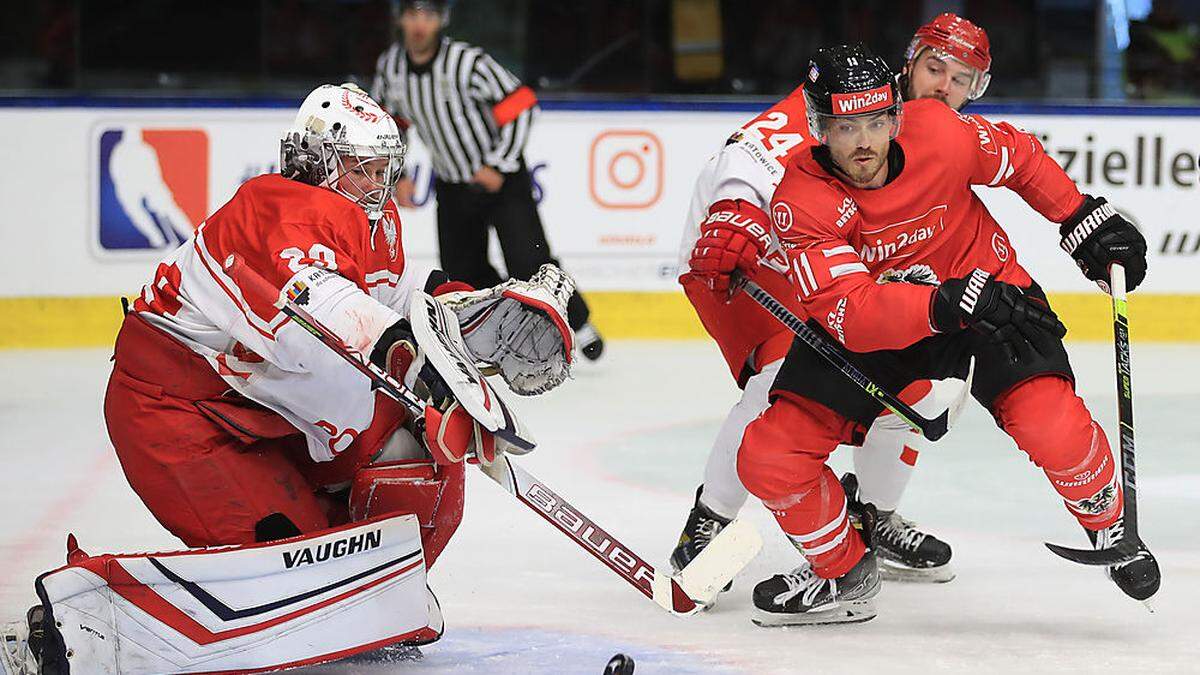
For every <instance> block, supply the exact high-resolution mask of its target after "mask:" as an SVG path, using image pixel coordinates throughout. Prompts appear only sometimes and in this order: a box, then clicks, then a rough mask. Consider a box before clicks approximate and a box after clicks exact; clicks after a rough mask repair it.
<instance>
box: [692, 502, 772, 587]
mask: <svg viewBox="0 0 1200 675" xmlns="http://www.w3.org/2000/svg"><path fill="white" fill-rule="evenodd" d="M762 543H763V542H762V537H761V536H760V535H759V533H758V530H757V529H756V528H755V527H754V525H751V524H750V523H749V522H748V521H746V520H744V519H741V518H737V519H734V521H733V522H732V523H730V524H728V525H726V526H725V527H724V528H722V529H721V532H720V534H718V535H717V536H715V537H713V539H712V541H711V542H709V544H708V546H705V547H704V550H702V551H700V554H699V555H697V556H696V557H695V558H694V559H693V560H692V561H691V562H689V563H688V564H687V566H685V567H684V568H683V569H682V570H680V571H679V573H678V574H676V575H675V578H676V579H677V580H678V581H679V584H680V586H682V587H683V590H684V591H686V592H687V594H688V597H690V598H692V599H693V600H695V601H696V602H697V603H699V604H701V605H705V606H707V605H711V604H713V601H715V600H716V598H717V595H718V594H719V593H720V592H721V589H723V588H725V585H726V584H728V583H729V582H730V581H732V580H733V578H734V577H735V576H737V575H738V573H739V572H741V571H742V569H743V568H745V567H746V565H748V564H749V563H750V561H751V560H753V559H754V556H756V555H758V551H759V549H761V548H762Z"/></svg>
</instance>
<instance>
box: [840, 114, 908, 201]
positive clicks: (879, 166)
mask: <svg viewBox="0 0 1200 675" xmlns="http://www.w3.org/2000/svg"><path fill="white" fill-rule="evenodd" d="M896 124H897V120H896V118H895V117H894V116H893V115H892V114H890V113H879V114H876V115H861V116H858V117H833V118H829V119H828V120H827V122H826V128H825V131H826V145H828V146H829V155H830V157H831V158H832V159H833V163H834V164H835V165H837V167H838V168H839V169H841V171H842V173H844V174H846V177H848V178H849V179H850V180H851V182H852V183H853V184H855V185H856V186H860V187H877V185H874V183H877V182H878V183H882V180H883V178H884V177H885V176H884V175H883V174H884V172H883V168H884V165H885V164H886V163H887V153H888V145H889V144H890V143H891V140H892V137H893V136H894V135H895V133H894V132H895V127H896Z"/></svg>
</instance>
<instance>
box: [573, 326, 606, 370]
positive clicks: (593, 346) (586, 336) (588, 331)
mask: <svg viewBox="0 0 1200 675" xmlns="http://www.w3.org/2000/svg"><path fill="white" fill-rule="evenodd" d="M575 343H576V344H578V345H579V352H580V353H581V354H583V357H584V358H586V359H587V360H588V361H596V360H597V359H599V358H600V356H601V355H602V354H604V338H602V337H600V333H599V332H598V331H597V330H596V327H595V326H593V325H592V324H590V323H585V324H583V325H582V326H580V327H579V330H577V331H575Z"/></svg>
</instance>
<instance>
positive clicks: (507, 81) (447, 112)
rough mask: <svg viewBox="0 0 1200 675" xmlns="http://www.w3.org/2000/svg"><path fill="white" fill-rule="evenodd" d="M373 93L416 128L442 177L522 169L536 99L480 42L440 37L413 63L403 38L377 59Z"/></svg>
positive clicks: (453, 179)
mask: <svg viewBox="0 0 1200 675" xmlns="http://www.w3.org/2000/svg"><path fill="white" fill-rule="evenodd" d="M371 96H372V98H374V99H375V100H376V101H378V102H379V103H380V104H381V105H383V106H384V108H386V109H387V110H388V111H389V112H390V113H392V114H393V115H395V116H396V117H397V118H398V121H399V122H400V124H401V126H404V124H405V123H408V124H409V125H412V126H415V127H416V128H417V135H419V136H420V137H421V142H422V143H424V144H425V146H426V147H427V148H429V153H430V155H432V157H433V168H434V171H435V172H437V175H438V177H439V178H441V179H442V180H444V181H447V182H450V183H466V182H469V181H470V180H471V176H473V175H474V173H475V171H476V170H478V169H479V168H480V167H481V166H483V165H487V166H490V167H492V168H494V169H497V170H498V171H501V172H505V173H512V172H514V171H516V170H517V169H518V168H520V163H521V153H522V152H523V151H524V149H525V143H526V141H528V140H529V131H530V128H531V127H532V125H533V117H534V115H535V113H536V112H537V110H538V108H537V98H536V97H535V96H534V94H533V91H532V90H531V89H530V88H529V87H526V86H523V85H522V84H521V81H520V80H518V79H517V78H516V76H514V75H513V74H512V73H510V72H508V71H507V70H505V69H504V67H502V66H501V65H500V64H498V63H496V61H495V60H493V59H492V57H490V56H488V55H487V54H485V53H484V52H483V50H482V49H480V48H479V47H475V46H472V45H470V44H467V43H465V42H460V41H458V40H451V39H450V38H442V42H441V44H440V45H439V47H438V51H437V54H436V55H435V56H434V57H433V59H432V60H431V61H430V62H428V63H426V64H424V65H420V66H418V65H415V64H413V63H412V62H411V61H410V60H409V58H408V53H407V52H406V51H405V49H404V46H403V45H401V44H400V43H396V44H394V45H392V47H391V48H390V49H388V50H387V51H385V52H384V53H383V54H381V55H380V56H379V61H378V62H377V63H376V66H375V81H374V84H373V85H372V87H371Z"/></svg>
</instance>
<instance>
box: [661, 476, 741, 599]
mask: <svg viewBox="0 0 1200 675" xmlns="http://www.w3.org/2000/svg"><path fill="white" fill-rule="evenodd" d="M703 490H704V486H703V485H701V486H700V487H698V488H696V502H695V504H693V505H692V511H691V513H688V519H687V522H686V523H684V525H683V532H681V533H680V534H679V543H678V544H676V545H675V550H674V551H671V569H672V570H674V571H675V572H679V571H680V570H682V569H683V568H684V567H686V566H687V564H688V563H690V562H692V560H694V559H695V558H696V556H698V555H700V551H703V550H704V547H705V546H708V543H709V542H710V541H712V540H713V537H715V536H717V535H718V534H719V533H720V532H721V530H723V529H725V526H726V525H728V524H729V523H731V522H733V521H731V520H729V519H728V518H723V517H721V516H719V515H717V514H716V513H713V512H712V511H711V510H710V509H709V508H708V507H707V506H705V505H704V504H701V503H700V493H701V492H702V491H703ZM731 588H733V582H732V581H730V582H729V583H727V584H725V588H722V589H721V592H722V593H724V592H725V591H728V590H729V589H731Z"/></svg>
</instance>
